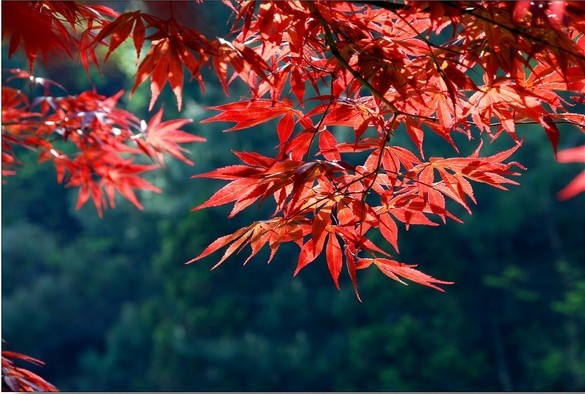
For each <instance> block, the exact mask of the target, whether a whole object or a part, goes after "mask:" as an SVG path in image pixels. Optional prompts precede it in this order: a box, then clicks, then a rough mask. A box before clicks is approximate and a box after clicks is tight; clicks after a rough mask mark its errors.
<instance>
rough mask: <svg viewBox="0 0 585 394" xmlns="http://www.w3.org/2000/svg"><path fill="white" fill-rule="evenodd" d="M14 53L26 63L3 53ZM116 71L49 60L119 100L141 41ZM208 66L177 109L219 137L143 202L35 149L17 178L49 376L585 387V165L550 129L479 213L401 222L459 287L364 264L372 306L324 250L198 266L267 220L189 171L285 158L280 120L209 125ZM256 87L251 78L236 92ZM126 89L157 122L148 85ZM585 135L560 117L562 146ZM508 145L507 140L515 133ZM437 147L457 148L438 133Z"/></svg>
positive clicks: (37, 344)
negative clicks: (199, 208) (580, 185)
mask: <svg viewBox="0 0 585 394" xmlns="http://www.w3.org/2000/svg"><path fill="white" fill-rule="evenodd" d="M111 5H113V6H114V7H116V8H118V9H122V8H124V7H140V6H142V5H141V3H138V2H134V3H130V2H117V3H112V4H111ZM151 7H155V5H151ZM185 15H187V16H188V17H189V18H191V20H193V21H194V23H195V24H196V25H197V27H198V28H199V29H201V30H203V31H205V32H206V33H207V34H209V35H224V33H225V31H226V29H227V22H226V21H229V18H230V13H229V10H228V9H227V8H226V7H225V6H223V5H222V4H221V3H220V2H208V3H205V4H204V5H201V6H198V7H197V8H195V9H194V11H193V12H192V13H190V14H187V13H186V14H185ZM2 60H3V67H4V68H7V67H17V66H18V67H25V65H26V63H25V62H24V61H23V59H22V58H20V57H18V56H17V57H15V58H13V59H11V60H9V59H7V55H6V50H5V48H3V52H2ZM103 72H104V75H103V76H100V75H99V73H94V74H93V75H92V78H91V81H88V80H87V77H86V75H85V72H84V71H83V69H82V67H80V66H79V65H78V64H75V62H71V61H69V60H67V59H66V58H61V59H52V60H51V61H50V62H49V64H47V65H45V66H40V65H39V66H38V69H37V75H39V76H45V77H50V78H53V79H55V80H57V81H59V82H60V83H62V84H63V85H65V87H66V88H67V89H68V92H71V93H73V94H74V93H76V92H80V91H82V90H85V89H91V88H92V86H95V88H96V89H97V90H98V92H100V93H102V94H106V95H109V94H113V93H115V92H117V91H118V90H119V89H122V88H123V89H126V90H129V89H130V88H131V86H132V82H133V74H134V72H135V59H134V49H133V47H132V46H131V45H129V46H127V47H125V48H122V49H120V50H119V51H118V52H116V53H115V55H114V56H113V59H112V61H111V62H109V63H107V64H105V65H103ZM208 76H209V78H207V80H208V81H209V82H208V83H207V90H206V94H205V95H202V94H201V92H200V90H199V88H198V87H197V86H196V85H194V84H190V85H188V87H186V88H185V92H184V96H185V110H184V111H183V113H182V114H180V115H179V114H177V113H176V105H175V101H174V100H175V99H174V97H173V96H172V94H171V92H170V89H169V88H168V87H167V88H166V90H165V91H164V92H163V98H162V100H160V102H161V103H163V105H165V109H166V111H165V113H166V114H167V118H171V117H178V116H181V117H192V118H194V119H195V120H196V122H194V123H193V124H192V125H190V126H187V129H188V130H190V131H193V132H195V133H197V134H198V135H201V136H204V137H205V138H207V140H208V142H207V143H205V144H194V145H192V146H191V152H192V153H191V154H190V158H191V159H193V160H194V161H195V162H196V166H195V167H189V166H187V165H185V164H183V163H181V162H177V161H172V160H169V161H168V164H167V167H166V169H165V170H164V171H159V172H156V173H152V174H151V175H150V178H149V180H151V181H152V182H153V183H154V184H155V185H156V186H158V187H161V188H162V189H163V190H164V192H163V194H161V195H157V194H148V193H142V194H141V200H142V202H143V203H144V206H145V210H144V211H143V212H140V211H138V210H137V209H136V208H134V207H133V206H132V205H131V204H130V203H129V202H127V201H122V200H120V202H119V203H118V204H117V207H116V209H113V210H108V211H106V212H105V215H104V218H103V219H99V218H98V216H97V213H96V211H95V209H94V207H93V206H91V204H87V205H86V206H85V207H83V208H82V209H81V210H78V211H77V210H75V208H74V207H75V200H76V197H77V192H76V191H75V190H67V189H64V188H63V187H62V185H58V184H57V183H56V181H55V171H54V169H53V168H52V167H51V166H49V165H38V164H36V159H35V155H34V153H33V152H24V153H23V155H22V156H21V157H22V160H23V161H24V162H25V163H26V165H25V166H24V167H23V168H22V169H21V170H20V171H19V172H18V174H17V176H15V177H11V178H9V179H7V183H6V184H3V185H2V336H3V338H4V339H5V340H6V341H7V345H5V346H3V347H4V348H6V347H7V348H9V349H11V350H14V351H18V352H23V353H26V354H29V355H31V356H34V357H37V358H39V359H41V360H43V361H45V362H46V366H45V367H43V368H35V369H34V370H35V372H38V373H39V374H41V375H42V376H43V377H45V378H47V379H48V380H49V381H50V382H52V383H53V384H55V385H56V386H57V387H58V388H59V389H61V390H63V391H144V390H148V391H233V390H238V391H246V390H253V391H291V390H294V391H352V390H360V391H421V390H424V391H429V390H431V391H433V390H436V391H443V390H451V391H456V390H466V391H476V390H494V391H499V390H518V391H534V390H535V391H539V390H547V391H562V390H572V391H579V390H585V209H584V208H585V205H584V202H585V199H584V198H583V196H579V197H577V198H574V199H572V200H569V201H565V202H560V201H558V200H557V199H556V196H555V195H556V193H557V192H558V191H559V190H560V189H561V188H562V187H563V186H564V185H566V184H567V183H568V182H569V181H570V180H571V179H572V178H573V177H574V176H575V175H576V174H577V173H578V172H579V171H580V170H581V169H582V166H580V165H578V164H564V165H559V164H557V163H555V161H554V158H553V153H552V149H551V147H550V143H549V142H548V140H547V139H546V136H545V134H544V132H543V131H542V130H541V129H540V128H539V127H537V126H534V127H526V128H524V129H522V130H521V131H520V133H519V134H521V137H523V138H525V143H524V147H523V148H522V149H521V150H520V151H518V152H517V153H516V154H515V156H514V157H513V159H514V160H517V161H519V162H521V163H522V164H524V165H525V166H526V167H528V171H526V173H525V174H524V175H523V176H522V177H521V178H520V182H521V186H517V187H511V190H510V191H508V192H502V191H499V190H496V189H492V188H489V187H487V186H483V185H477V187H476V197H477V200H478V206H477V207H476V209H475V210H474V211H473V215H472V216H469V215H467V214H465V212H459V211H457V212H458V213H459V214H460V217H461V218H462V219H464V222H465V223H464V224H458V223H455V222H451V223H448V224H447V225H445V226H441V227H440V228H422V227H420V228H416V227H415V228H411V229H410V230H409V231H404V229H402V231H401V238H400V247H401V255H400V258H401V261H404V262H409V263H419V264H420V268H421V269H422V271H424V272H427V273H429V274H431V275H433V276H435V277H437V278H440V279H445V280H453V281H455V282H456V283H455V285H453V286H448V288H447V292H446V293H439V292H437V291H435V290H432V289H429V288H423V287H421V286H417V285H410V286H404V285H402V284H399V283H397V282H394V281H392V280H390V279H388V278H387V277H385V276H384V275H382V274H381V273H380V272H378V271H376V270H374V269H371V270H365V271H360V272H359V276H358V280H359V283H360V293H361V296H362V298H363V301H364V302H363V303H360V302H358V301H357V299H356V298H355V296H354V294H353V291H352V288H351V284H350V283H349V279H348V278H347V277H343V278H342V281H341V284H342V290H341V291H338V290H337V289H336V288H335V287H334V285H333V283H332V281H331V279H330V277H329V274H328V271H327V267H326V264H325V262H324V261H322V260H318V261H316V262H315V263H313V264H311V265H310V266H308V267H307V268H305V269H304V270H303V271H302V272H301V274H300V275H299V276H297V277H295V278H293V276H292V274H293V271H294V268H295V265H296V254H297V253H298V248H296V247H291V248H288V249H286V248H283V250H281V251H280V252H279V253H278V254H277V257H276V258H275V260H274V261H273V262H272V263H271V264H270V265H266V264H265V261H266V257H267V254H264V255H262V254H260V255H259V256H258V257H256V258H254V259H253V260H252V261H251V262H250V263H249V264H248V265H247V266H246V267H242V262H243V260H244V258H245V256H246V254H244V255H243V256H236V257H234V258H231V259H229V260H228V261H227V262H226V263H224V265H223V266H221V267H220V268H218V269H216V270H214V271H212V272H210V267H211V266H213V264H214V263H215V261H217V259H218V258H219V257H218V256H217V255H214V256H213V257H210V258H207V259H205V260H203V261H200V262H197V263H195V264H193V265H188V266H186V265H184V264H183V263H184V262H185V261H187V260H189V259H190V258H192V257H194V256H195V255H197V254H199V253H200V252H201V250H203V248H204V247H205V246H206V245H207V244H209V243H210V242H211V241H213V240H214V239H216V238H217V237H219V236H222V235H225V234H227V233H230V232H232V231H234V230H235V229H237V228H239V227H241V226H243V225H246V224H248V223H250V222H251V221H253V220H255V219H256V218H257V217H258V215H260V214H262V212H259V211H258V210H256V209H255V208H252V209H249V210H248V211H249V212H244V213H242V214H239V215H238V216H237V217H236V218H235V219H233V220H227V215H228V213H229V209H230V207H227V208H225V209H209V210H205V211H203V212H190V209H191V208H192V207H194V206H196V205H197V204H199V203H201V202H203V201H204V200H206V199H207V198H208V197H209V196H211V194H212V193H213V192H214V191H216V190H217V189H218V188H219V187H220V186H221V185H222V184H223V183H222V182H219V181H212V180H202V179H190V176H191V175H194V174H197V173H202V172H206V171H209V170H211V169H213V168H216V167H218V166H223V165H228V164H233V163H235V162H236V158H235V156H233V154H232V153H231V150H247V151H250V150H254V151H261V152H265V153H270V152H273V151H274V145H275V144H276V139H275V138H274V136H275V132H274V128H273V125H268V126H266V127H263V128H256V129H253V130H249V131H242V132H236V133H223V132H222V131H223V130H224V129H225V128H226V125H225V124H204V125H200V124H198V121H199V120H201V119H203V118H205V117H208V116H210V113H209V112H207V111H206V110H205V107H206V106H209V105H217V104H220V103H222V102H225V101H226V100H227V98H226V97H225V96H224V94H223V93H222V91H221V88H220V87H219V86H216V85H214V81H215V79H214V77H213V75H212V73H211V72H209V73H208ZM245 94H246V92H245V91H244V90H243V89H242V88H241V87H239V86H238V85H237V83H236V84H235V85H234V90H233V93H232V96H231V98H230V99H231V100H237V98H238V97H240V96H242V95H245ZM124 99H125V103H126V105H127V107H128V108H130V109H131V110H133V111H135V112H136V113H138V114H140V115H141V116H143V117H145V118H146V117H150V116H152V113H151V114H148V113H147V110H146V109H147V106H148V101H149V88H148V86H146V84H145V86H142V87H141V88H139V89H138V91H137V92H136V94H135V95H134V97H133V98H132V100H128V97H127V95H126V96H125V98H124ZM583 110H584V108H577V109H576V111H583ZM338 132H343V130H341V129H340V130H338ZM583 137H584V136H583V135H582V134H580V133H578V132H576V131H575V130H570V129H563V130H562V138H561V148H562V147H570V146H575V145H577V144H582V143H583V142H584V138H583ZM400 138H402V137H400ZM399 142H401V143H404V144H409V142H408V141H407V139H406V138H402V139H401V140H399ZM497 143H498V144H499V145H498V146H499V147H503V146H506V147H509V146H512V141H511V140H510V139H509V138H508V137H502V138H500V140H498V142H497ZM476 144H477V141H475V142H473V144H472V145H470V146H469V151H470V152H471V151H472V150H474V149H475V147H476V146H477V145H476ZM425 145H426V146H427V147H428V148H429V149H430V150H432V152H433V154H436V155H440V154H441V152H444V153H443V154H452V151H450V148H449V146H448V145H447V144H446V143H444V142H443V141H440V140H438V139H434V138H433V137H432V136H428V137H427V141H426V142H425ZM484 149H485V150H484V153H486V154H487V153H489V152H490V151H495V150H496V149H497V146H494V145H489V144H488V145H487V146H486V147H485V148H484ZM463 153H465V152H463ZM344 275H345V274H344Z"/></svg>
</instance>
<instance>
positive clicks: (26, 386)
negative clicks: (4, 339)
mask: <svg viewBox="0 0 585 394" xmlns="http://www.w3.org/2000/svg"><path fill="white" fill-rule="evenodd" d="M15 360H22V361H26V362H29V363H32V364H37V365H43V362H42V361H40V360H37V359H36V358H33V357H30V356H27V355H24V354H21V353H17V352H11V351H8V350H3V351H2V391H28V392H53V391H58V390H57V388H56V387H55V386H53V385H52V384H51V383H49V382H47V381H46V380H45V379H43V378H41V377H40V376H38V375H37V374H35V373H33V372H30V371H29V370H27V369H25V368H21V367H18V366H16V363H15Z"/></svg>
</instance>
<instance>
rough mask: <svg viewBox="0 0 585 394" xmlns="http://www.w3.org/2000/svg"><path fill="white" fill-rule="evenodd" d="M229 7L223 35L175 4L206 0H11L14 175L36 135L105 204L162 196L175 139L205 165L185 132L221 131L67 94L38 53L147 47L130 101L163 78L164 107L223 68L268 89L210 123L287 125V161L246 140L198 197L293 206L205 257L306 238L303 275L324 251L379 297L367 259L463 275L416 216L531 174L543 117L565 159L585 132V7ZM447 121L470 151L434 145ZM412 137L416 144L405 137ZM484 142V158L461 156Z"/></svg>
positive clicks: (427, 216)
mask: <svg viewBox="0 0 585 394" xmlns="http://www.w3.org/2000/svg"><path fill="white" fill-rule="evenodd" d="M224 3H225V4H226V5H227V6H228V7H231V9H232V10H233V12H234V19H233V21H232V22H231V31H230V32H229V34H228V35H227V36H225V37H223V38H210V37H206V36H205V35H204V34H203V33H201V32H200V31H198V30H197V29H196V28H195V27H193V26H191V25H189V24H186V23H184V21H183V20H181V19H180V18H177V17H175V15H176V14H177V13H178V12H180V9H181V7H185V6H186V4H187V2H167V3H166V4H165V6H167V7H169V9H170V10H171V12H169V13H168V15H165V16H164V17H160V16H157V15H155V14H154V13H152V12H147V11H127V12H122V13H118V12H116V11H114V10H113V9H112V8H109V7H107V6H105V5H100V4H95V3H93V2H91V3H82V2H68V1H46V2H45V1H27V2H4V3H3V4H2V7H3V26H2V29H3V31H2V36H3V40H5V41H7V43H8V55H9V56H12V55H13V54H14V53H16V52H17V50H19V49H22V50H23V51H24V53H25V55H26V57H27V59H28V63H29V64H28V71H24V70H22V69H13V70H10V71H9V73H8V78H7V79H6V83H10V84H11V86H6V85H5V86H3V88H2V147H3V151H2V174H3V176H4V177H6V176H8V175H14V174H15V173H16V171H17V170H18V167H19V165H20V164H21V163H20V162H19V161H18V158H17V157H18V149H19V148H22V147H24V148H28V149H33V150H35V151H36V152H38V158H39V161H40V162H46V161H50V162H52V163H53V165H54V166H55V169H56V173H57V180H58V182H60V183H64V184H65V185H66V186H68V187H77V188H79V194H78V200H77V206H78V207H80V206H82V205H84V204H85V203H86V202H87V201H89V200H90V199H91V200H92V201H93V203H94V205H95V206H96V209H97V211H98V214H99V215H100V216H101V215H102V213H103V210H104V209H106V208H107V207H108V206H112V207H113V206H114V203H115V194H116V192H117V193H119V194H121V195H122V196H123V197H125V198H126V199H128V200H129V201H130V202H132V203H133V204H134V205H135V206H137V207H138V208H140V209H142V206H141V204H140V202H139V200H138V198H137V196H136V192H135V190H148V191H152V192H159V191H160V189H159V188H157V187H156V186H154V185H152V184H151V183H149V182H148V181H146V180H145V179H144V178H143V177H142V175H143V173H144V172H147V171H151V170H153V169H155V168H158V167H161V166H163V165H164V157H165V155H166V154H170V155H171V156H173V157H175V158H177V159H179V160H181V161H183V162H185V163H187V164H191V165H192V164H193V162H191V161H190V160H189V159H188V158H187V157H185V155H184V153H185V148H183V147H182V146H181V144H184V143H190V142H203V141H204V139H203V138H202V137H200V136H195V135H193V134H191V133H187V132H185V131H183V130H181V128H182V127H184V126H185V125H186V124H187V123H188V122H189V120H187V119H177V120H167V121H163V111H162V109H159V110H157V112H156V113H155V114H154V115H153V116H152V118H151V119H150V120H146V119H145V120H143V119H140V118H139V117H137V116H136V115H134V114H132V113H130V112H128V111H127V110H125V109H122V108H120V107H119V106H118V101H119V99H120V98H121V97H122V96H123V94H124V92H122V91H121V92H119V93H118V94H115V95H113V96H111V97H105V96H102V95H100V94H99V93H97V92H95V91H86V92H82V93H80V94H77V95H64V96H58V95H55V94H54V92H55V90H57V91H60V92H59V93H63V89H62V87H61V86H60V85H59V83H58V81H50V80H48V79H45V78H42V77H38V76H36V75H35V69H34V65H35V62H36V61H37V57H39V55H41V57H42V58H44V59H45V60H46V59H49V58H50V57H51V56H52V55H54V54H63V53H67V54H69V55H71V56H72V57H77V58H78V59H79V62H80V63H81V64H82V66H83V67H84V68H85V69H86V70H87V71H88V73H89V68H90V67H91V66H92V65H94V66H96V67H98V68H99V67H100V61H99V60H98V55H97V53H99V50H98V48H100V47H105V52H106V53H105V57H104V60H103V61H108V59H109V57H110V55H111V54H112V53H113V52H115V51H116V50H117V49H118V48H119V47H120V45H122V43H124V42H131V43H132V44H133V45H134V48H135V51H136V58H137V71H136V78H135V81H134V85H133V88H132V91H131V92H130V97H131V96H132V94H133V93H134V92H135V90H136V89H137V88H138V86H140V85H141V84H142V83H144V82H148V83H149V84H150V89H151V100H150V103H149V106H148V109H149V110H154V108H155V106H156V104H157V102H158V98H159V96H160V93H161V91H162V90H163V89H164V87H165V85H166V84H167V83H168V84H169V85H170V87H171V89H172V91H173V93H174V95H175V97H176V104H177V108H178V109H179V110H181V108H182V102H183V85H184V80H185V77H190V78H191V79H195V80H196V81H197V82H198V83H199V85H200V88H201V90H202V91H204V89H205V84H206V83H209V81H206V80H205V78H204V76H203V74H202V69H203V68H204V67H209V68H211V69H212V70H214V72H215V74H216V77H217V81H219V83H220V84H221V86H222V88H223V90H224V92H225V94H226V95H229V92H230V85H231V84H232V83H233V82H234V81H235V80H239V81H240V82H242V83H243V84H245V86H246V87H247V89H248V91H249V95H248V96H246V97H241V98H239V99H236V100H235V101H233V102H230V103H227V104H222V105H216V106H213V107H211V108H210V110H213V111H216V114H215V115H213V116H211V117H209V118H208V119H206V120H205V121H203V122H202V123H206V122H228V123H232V124H233V125H232V126H231V128H228V129H227V130H226V131H228V132H232V131H238V130H244V129H250V128H254V127H255V126H258V125H262V124H264V123H269V124H270V125H273V128H274V134H275V136H274V138H275V141H278V143H277V149H276V150H275V152H274V154H273V155H272V156H266V155H262V154H260V153H257V152H234V154H235V156H236V157H237V159H238V160H239V164H233V165H230V166H227V167H223V168H218V169H215V170H212V171H210V172H207V173H205V174H198V175H195V177H197V178H211V179H219V180H223V181H228V183H227V184H226V185H225V186H223V187H222V188H220V189H219V190H218V191H217V192H216V193H215V194H213V195H212V196H211V197H209V198H208V200H207V201H205V202H204V203H202V204H200V205H198V206H196V207H195V208H194V210H200V209H205V208H212V207H217V206H221V205H225V204H232V203H233V209H232V211H231V213H230V215H229V217H230V218H231V217H233V216H235V215H237V214H238V213H239V212H241V211H242V210H244V209H246V208H248V207H250V206H251V205H253V204H255V203H257V204H262V203H264V202H266V203H267V204H268V202H267V201H271V204H272V207H273V210H274V211H273V214H272V215H271V216H270V217H268V218H266V219H259V220H257V221H255V222H254V223H252V224H250V225H249V226H246V227H243V228H241V229H239V230H237V231H235V232H234V233H232V234H228V235H225V236H223V237H221V238H219V239H217V240H216V241H214V242H213V243H211V244H210V245H209V246H208V247H207V248H206V249H205V250H203V251H202V252H201V253H200V254H199V255H198V256H196V257H194V258H193V259H192V260H191V261H190V262H194V261H198V260H200V259H203V258H205V257H207V256H208V255H210V254H212V253H214V252H216V251H218V250H220V249H222V248H226V250H225V252H224V254H223V256H222V257H221V259H220V260H219V262H218V263H217V264H216V265H215V266H214V267H216V266H218V265H220V264H221V263H223V262H224V261H225V260H226V259H227V258H228V257H230V256H231V255H233V254H234V253H238V252H240V251H242V249H244V248H245V247H246V246H249V247H250V250H251V252H250V255H249V257H248V259H247V260H246V262H247V261H249V260H250V259H251V258H252V257H254V256H255V255H256V254H257V253H258V252H259V251H260V250H261V249H262V248H263V247H265V246H268V248H269V249H270V257H269V261H271V260H272V259H273V257H274V256H275V254H276V252H277V251H278V249H279V248H280V246H281V245H282V244H283V243H288V242H292V243H295V244H297V245H298V247H299V248H300V252H299V256H298V261H297V266H296V268H295V271H294V274H295V275H296V274H297V273H298V272H299V271H300V270H302V269H303V268H304V267H306V266H307V265H309V264H311V263H312V262H314V261H315V260H316V259H317V257H318V256H320V255H322V254H324V256H325V261H326V263H327V266H328V268H329V271H330V273H331V277H332V279H333V282H334V284H335V286H336V287H338V288H339V277H340V274H341V271H342V270H343V269H344V267H345V269H347V272H348V274H349V277H350V279H351V282H352V284H353V287H354V290H355V293H356V296H357V297H358V298H359V293H358V285H357V271H358V270H361V269H365V268H368V267H370V266H372V265H373V266H375V267H377V268H378V269H379V270H380V271H381V272H382V273H383V274H385V275H387V276H389V277H390V278H392V279H394V280H397V281H399V282H402V283H404V282H403V281H404V280H409V281H413V282H416V283H419V284H422V285H425V286H429V287H432V288H435V289H437V290H441V291H442V288H441V285H448V284H451V282H449V281H444V280H439V279H435V278H433V277H431V276H429V275H427V274H424V273H422V272H420V271H419V270H418V269H417V268H416V266H415V265H412V264H404V263H402V262H399V261H398V260H397V259H396V254H398V252H399V245H398V233H399V231H400V229H401V228H402V227H404V228H406V229H408V228H409V227H410V226H411V225H428V226H438V225H439V224H440V223H445V222H446V221H447V219H450V220H455V221H461V219H460V218H459V217H458V216H456V215H455V213H454V208H453V207H454V206H457V205H458V206H460V207H462V208H463V209H464V210H465V211H467V212H468V213H471V209H472V208H471V204H470V203H476V200H475V197H474V193H473V182H476V183H477V182H479V183H485V184H488V185H491V186H493V187H496V188H499V189H504V190H505V189H506V187H505V185H515V184H517V182H516V181H515V180H513V179H512V178H513V177H516V176H518V175H519V174H520V171H522V170H524V167H523V166H522V165H521V164H519V163H516V162H514V161H510V157H511V156H512V155H513V154H514V152H515V151H516V150H517V149H519V148H520V146H521V145H522V138H520V137H518V135H517V129H518V128H519V127H520V126H521V125H524V124H536V125H539V126H541V128H542V129H543V130H544V132H545V133H546V135H547V137H548V138H549V139H550V142H551V145H552V148H553V151H554V154H555V156H556V155H557V147H558V145H559V140H560V131H559V127H558V125H560V124H568V125H571V126H573V128H576V129H577V130H580V131H581V132H583V131H584V130H585V128H584V127H585V115H583V114H582V113H579V112H578V111H577V112H575V111H574V110H572V108H574V107H575V106H578V105H581V104H583V103H585V97H584V96H583V92H584V91H585V82H583V81H584V80H585V39H584V38H583V34H585V22H584V21H585V18H584V16H585V5H584V4H583V3H580V2H568V1H551V2H547V1H533V2H530V1H518V2H473V1H458V2H433V1H429V2H424V1H413V2H391V1H353V2H348V1H345V2H344V1H335V2H331V1H311V2H309V1H286V2H283V1H254V0H242V1H229V0H225V1H224ZM198 6H199V7H203V6H205V5H204V4H203V5H198ZM173 10H175V13H173V12H172V11H173ZM145 47H146V48H145ZM19 81H20V82H19ZM23 82H24V83H26V84H29V85H31V86H33V88H31V89H30V91H29V93H28V94H27V93H25V92H24V91H23V90H22V89H18V88H17V87H16V86H15V87H13V85H16V84H17V83H23ZM429 133H432V134H435V135H438V136H440V137H441V138H442V139H444V140H445V141H446V142H447V143H448V144H450V145H451V146H452V148H453V151H454V154H453V155H452V156H451V157H446V158H445V157H427V156H428V153H427V152H428V147H427V146H425V135H428V134H429ZM397 134H406V135H407V136H408V137H409V138H410V140H411V141H412V143H413V145H414V146H415V147H416V150H415V151H412V150H411V149H409V147H407V146H399V145H397V144H396V143H395V141H396V138H395V136H396V135H397ZM501 135H507V136H509V137H511V138H509V139H508V141H509V147H508V148H507V149H506V150H504V151H502V152H499V153H495V154H491V155H484V154H482V152H481V148H482V145H483V140H484V139H488V140H491V141H493V140H495V139H497V138H499V137H500V136H501ZM460 136H463V137H464V139H466V140H467V141H464V142H461V141H462V138H460ZM469 146H473V153H472V154H470V155H464V154H461V153H460V151H462V150H465V149H464V148H466V147H469ZM584 157H585V152H583V148H582V147H575V148H570V149H568V150H565V151H561V152H559V153H558V161H559V162H569V161H583V158H584ZM584 180H585V178H584V173H581V174H580V175H578V177H577V178H576V179H575V180H574V181H573V182H571V183H570V184H569V185H568V186H567V187H566V188H565V189H563V190H562V191H561V192H560V194H559V197H560V198H570V197H573V196H575V195H576V194H578V193H580V192H582V191H584V190H585V182H584ZM379 236H381V238H383V239H384V241H383V242H384V243H380V242H378V240H379V239H380V238H379ZM386 244H388V245H390V246H391V247H392V249H393V252H392V253H390V252H389V251H388V248H387V245H386Z"/></svg>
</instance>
